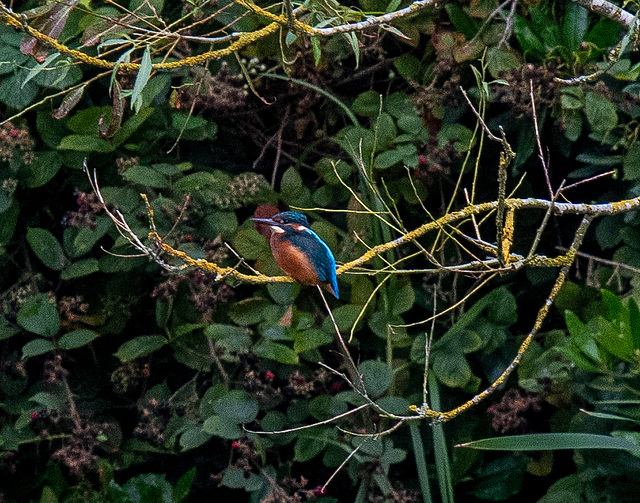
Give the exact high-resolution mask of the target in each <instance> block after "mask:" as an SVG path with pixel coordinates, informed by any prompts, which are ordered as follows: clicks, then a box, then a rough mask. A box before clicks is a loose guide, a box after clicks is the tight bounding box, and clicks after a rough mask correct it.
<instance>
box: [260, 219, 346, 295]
mask: <svg viewBox="0 0 640 503" xmlns="http://www.w3.org/2000/svg"><path fill="white" fill-rule="evenodd" d="M252 220H253V221H254V222H256V223H257V224H265V225H268V226H269V229H270V231H271V236H270V238H269V244H270V246H271V252H272V253H273V258H274V259H275V261H276V264H278V266H280V269H282V270H283V271H284V272H286V273H287V274H288V275H289V276H291V277H292V278H293V279H295V280H296V281H298V282H299V283H302V284H303V285H319V286H322V287H323V288H324V289H325V290H327V291H328V292H329V293H331V294H332V295H333V296H334V297H335V298H336V299H339V298H340V296H339V292H338V280H337V279H336V260H335V258H334V256H333V252H332V251H331V249H330V248H329V246H328V245H327V243H325V242H324V241H323V240H322V239H320V236H318V235H317V234H316V233H315V232H313V231H312V230H311V229H310V228H309V222H308V220H307V217H306V216H305V215H303V214H302V213H297V212H295V211H283V212H281V213H278V214H277V215H274V216H273V217H271V218H252Z"/></svg>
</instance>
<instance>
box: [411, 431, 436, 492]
mask: <svg viewBox="0 0 640 503" xmlns="http://www.w3.org/2000/svg"><path fill="white" fill-rule="evenodd" d="M409 431H410V432H411V443H412V444H413V455H414V456H415V458H416V469H417V470H418V481H419V482H420V490H421V491H422V501H424V503H431V502H432V501H433V500H432V499H431V485H430V484H429V472H428V471H427V460H426V459H425V453H424V445H423V443H422V437H421V436H420V427H419V426H418V424H417V423H416V422H415V421H411V422H410V423H409Z"/></svg>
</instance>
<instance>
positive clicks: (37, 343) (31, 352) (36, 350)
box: [22, 339, 56, 359]
mask: <svg viewBox="0 0 640 503" xmlns="http://www.w3.org/2000/svg"><path fill="white" fill-rule="evenodd" d="M55 349H56V347H55V346H54V345H53V343H52V342H51V341H48V340H46V339H34V340H32V341H30V342H27V343H26V344H25V345H24V346H22V359H25V358H29V357H31V356H37V355H41V354H44V353H48V352H49V351H53V350H55Z"/></svg>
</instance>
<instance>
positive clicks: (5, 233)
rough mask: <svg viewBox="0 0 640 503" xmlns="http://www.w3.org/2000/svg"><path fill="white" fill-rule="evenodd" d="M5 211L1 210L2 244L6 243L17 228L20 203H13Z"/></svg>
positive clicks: (0, 242) (0, 230)
mask: <svg viewBox="0 0 640 503" xmlns="http://www.w3.org/2000/svg"><path fill="white" fill-rule="evenodd" d="M8 204H10V205H11V206H9V207H8V208H6V209H5V210H4V211H0V245H2V246H4V245H6V244H7V243H8V242H9V240H10V239H11V237H12V236H13V233H14V231H15V229H16V223H17V222H18V214H19V213H20V206H19V205H18V203H15V204H11V201H9V202H8Z"/></svg>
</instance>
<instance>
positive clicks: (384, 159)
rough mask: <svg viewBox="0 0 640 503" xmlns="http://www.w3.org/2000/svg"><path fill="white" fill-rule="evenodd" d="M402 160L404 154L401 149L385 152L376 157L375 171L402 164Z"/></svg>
mask: <svg viewBox="0 0 640 503" xmlns="http://www.w3.org/2000/svg"><path fill="white" fill-rule="evenodd" d="M403 158H404V154H403V151H402V149H400V148H396V149H393V150H387V151H386V152H382V153H381V154H379V155H378V156H377V157H376V160H375V163H374V167H375V168H376V169H387V168H389V167H391V166H393V165H394V164H398V163H400V162H402V159H403Z"/></svg>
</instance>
